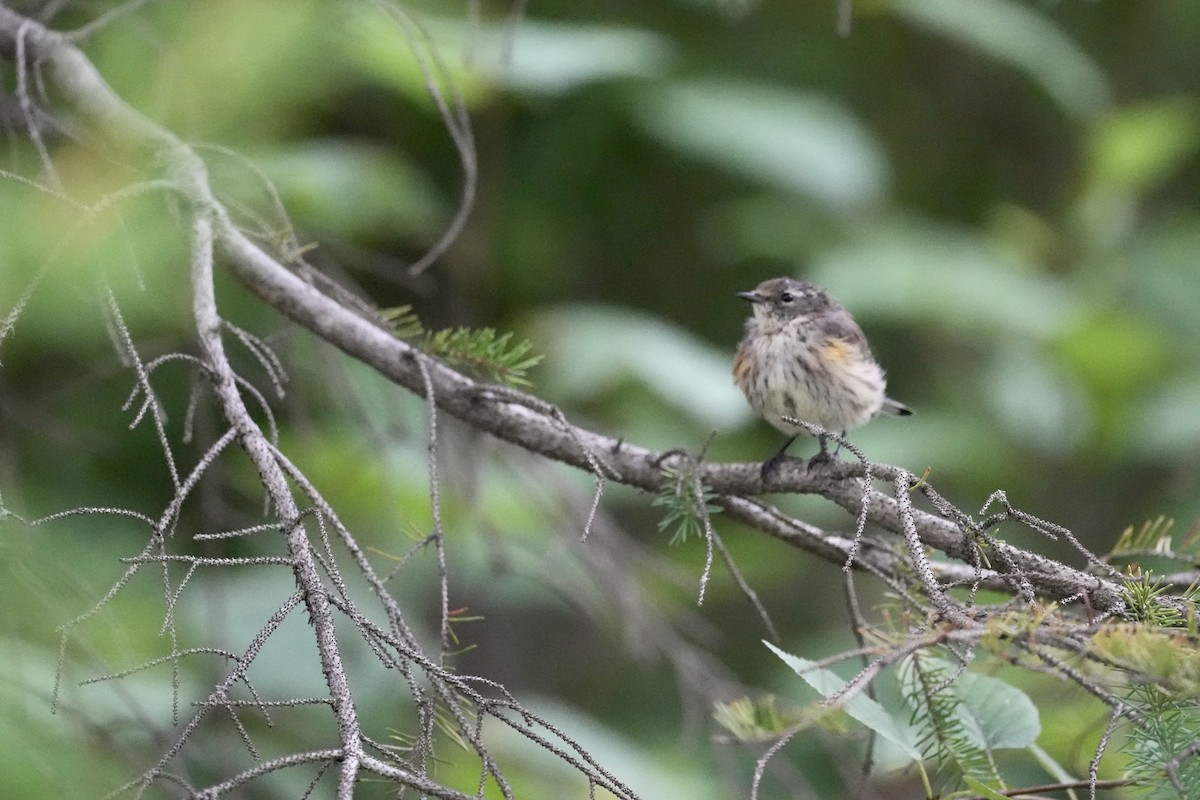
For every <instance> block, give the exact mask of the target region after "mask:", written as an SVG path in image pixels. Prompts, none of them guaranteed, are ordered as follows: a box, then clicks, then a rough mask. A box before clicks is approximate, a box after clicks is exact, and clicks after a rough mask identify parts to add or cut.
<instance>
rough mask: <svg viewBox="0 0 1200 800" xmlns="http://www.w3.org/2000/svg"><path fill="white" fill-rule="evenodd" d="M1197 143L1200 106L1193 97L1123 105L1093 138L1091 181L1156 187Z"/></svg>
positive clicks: (1198, 143) (1132, 187) (1198, 139)
mask: <svg viewBox="0 0 1200 800" xmlns="http://www.w3.org/2000/svg"><path fill="white" fill-rule="evenodd" d="M1198 146H1200V108H1198V107H1197V105H1196V101H1195V99H1193V98H1190V97H1189V98H1182V99H1180V98H1173V99H1170V100H1165V101H1164V100H1160V101H1157V102H1152V103H1145V104H1142V105H1138V106H1133V107H1131V108H1124V109H1120V110H1117V111H1115V112H1113V113H1112V114H1111V115H1109V116H1108V117H1107V118H1106V119H1105V120H1104V121H1103V122H1102V123H1101V124H1100V125H1099V126H1098V127H1097V129H1096V132H1095V135H1094V137H1093V139H1092V147H1091V151H1092V153H1091V158H1092V162H1091V165H1090V166H1091V172H1092V180H1094V181H1095V182H1097V183H1099V184H1102V185H1107V186H1114V187H1118V188H1131V189H1144V188H1148V187H1152V186H1155V185H1157V184H1158V183H1160V182H1162V181H1163V180H1164V179H1165V178H1167V177H1168V176H1169V175H1170V174H1171V173H1172V172H1174V171H1175V170H1176V169H1177V168H1178V167H1179V166H1180V165H1181V164H1182V163H1183V162H1184V161H1185V160H1186V159H1187V158H1188V157H1189V156H1190V155H1191V154H1192V153H1194V152H1195V151H1196V149H1197V147H1198Z"/></svg>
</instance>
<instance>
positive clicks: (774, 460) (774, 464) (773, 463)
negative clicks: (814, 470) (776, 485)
mask: <svg viewBox="0 0 1200 800" xmlns="http://www.w3.org/2000/svg"><path fill="white" fill-rule="evenodd" d="M800 460H801V459H799V458H794V457H792V456H789V455H788V454H787V453H784V452H783V451H782V450H781V451H779V452H778V453H776V454H775V455H773V456H771V457H770V458H768V459H767V460H766V461H764V462H763V463H762V468H761V469H760V470H759V472H758V474H759V477H760V478H761V479H762V482H763V483H766V482H767V479H768V478H770V477H771V476H772V475H773V474H774V473H775V471H776V470H777V469H779V467H780V465H782V464H783V463H784V462H787V461H800Z"/></svg>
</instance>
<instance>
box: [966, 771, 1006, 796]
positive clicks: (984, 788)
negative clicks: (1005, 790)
mask: <svg viewBox="0 0 1200 800" xmlns="http://www.w3.org/2000/svg"><path fill="white" fill-rule="evenodd" d="M963 783H964V784H965V785H966V787H967V788H968V789H970V790H971V791H972V792H975V794H977V795H979V796H980V797H984V798H986V800H1009V798H1008V795H1006V794H1001V793H1000V792H998V791H996V790H995V789H993V788H992V787H990V786H988V785H987V784H986V783H984V782H982V781H980V780H979V779H978V778H975V777H972V776H970V775H963Z"/></svg>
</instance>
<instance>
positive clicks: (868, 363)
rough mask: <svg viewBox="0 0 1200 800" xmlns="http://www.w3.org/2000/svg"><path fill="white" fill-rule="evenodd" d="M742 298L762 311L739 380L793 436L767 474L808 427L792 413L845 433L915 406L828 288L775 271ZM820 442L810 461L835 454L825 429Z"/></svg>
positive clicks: (739, 360) (743, 351)
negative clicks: (893, 393)
mask: <svg viewBox="0 0 1200 800" xmlns="http://www.w3.org/2000/svg"><path fill="white" fill-rule="evenodd" d="M738 297H740V298H742V299H743V300H748V301H750V302H751V303H752V304H753V305H754V313H753V314H752V315H751V317H750V319H748V320H746V335H745V336H743V337H742V341H741V344H739V345H738V350H737V357H736V358H735V359H734V362H733V379H734V381H735V382H736V383H737V385H738V388H740V389H741V390H742V394H744V395H746V400H747V401H748V402H749V403H750V406H751V408H753V409H754V410H755V411H756V412H757V413H758V414H759V415H760V416H762V417H763V419H765V420H766V421H767V422H769V423H771V425H773V426H774V427H775V428H776V429H778V430H780V431H782V432H783V434H784V435H786V436H787V437H788V440H787V441H786V442H784V445H783V447H781V448H780V449H779V452H778V453H776V454H775V455H774V456H772V457H771V458H769V459H768V460H767V461H765V462H763V466H762V475H763V477H764V478H765V477H766V476H767V475H768V474H769V473H770V471H771V470H772V469H773V468H774V467H775V466H776V465H777V464H778V463H779V462H780V461H781V460H783V459H784V458H786V456H785V455H784V454H785V453H786V451H787V449H788V447H789V446H790V445H791V444H792V442H794V441H795V440H796V437H797V436H798V435H799V434H801V433H803V432H804V431H805V429H804V428H802V427H800V426H799V425H795V424H793V423H791V422H788V421H786V420H785V419H783V418H784V417H785V416H786V417H792V418H794V419H799V420H803V421H805V422H809V423H813V424H815V425H820V426H821V427H822V428H825V429H826V430H829V431H841V433H842V434H843V435H845V433H846V431H848V430H850V429H851V428H857V427H858V426H860V425H863V424H865V423H866V422H868V421H869V420H870V419H871V418H872V417H874V416H875V415H876V414H878V413H879V412H880V411H884V412H887V413H889V414H895V415H897V416H908V415H910V414H912V413H913V412H912V410H911V409H910V408H909V407H908V406H906V405H904V404H903V403H899V402H897V401H895V400H892V399H891V398H890V397H888V396H887V395H886V393H885V392H886V382H885V381H884V377H883V370H882V369H881V368H880V367H879V364H878V363H876V361H875V357H874V356H873V355H872V354H871V348H870V346H869V345H868V344H867V337H866V336H864V335H863V332H862V328H860V327H858V323H856V322H855V321H854V318H853V317H851V316H850V312H849V311H847V310H846V309H845V308H843V307H842V305H841V304H840V303H838V301H836V300H834V299H833V298H832V297H830V296H829V294H828V292H826V291H825V290H824V289H822V288H821V287H819V286H816V285H814V284H811V283H809V282H807V281H798V280H793V279H792V278H772V279H771V280H767V281H763V282H762V283H760V284H759V285H758V288H756V289H755V290H754V291H752V292H740V293H739V294H738ZM820 443H821V451H820V452H819V453H817V455H815V456H813V458H812V459H811V460H810V461H809V464H813V463H817V462H820V461H824V460H827V459H829V458H830V455H829V452H828V450H827V449H826V442H825V436H824V435H822V436H820Z"/></svg>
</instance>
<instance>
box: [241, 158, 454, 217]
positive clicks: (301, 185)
mask: <svg viewBox="0 0 1200 800" xmlns="http://www.w3.org/2000/svg"><path fill="white" fill-rule="evenodd" d="M254 162H255V164H256V165H257V166H258V167H259V168H261V169H262V171H263V172H264V173H265V175H266V176H267V177H268V178H270V180H271V182H272V183H273V184H274V185H275V188H276V190H277V191H278V192H279V194H280V196H281V198H282V199H283V201H284V205H285V207H286V208H287V209H288V211H289V213H290V214H291V215H292V216H293V217H294V218H295V221H296V222H297V223H299V224H301V225H302V226H303V227H305V228H307V229H309V230H314V231H316V232H317V233H318V234H319V233H321V232H325V231H330V232H336V233H337V235H338V237H339V238H351V239H353V238H355V237H371V236H379V235H380V234H381V233H387V234H390V235H393V236H394V235H396V234H401V235H409V236H415V237H425V236H428V235H430V234H432V233H433V232H434V231H436V229H437V226H438V224H439V221H440V220H443V219H445V217H446V216H447V214H448V212H447V210H446V208H445V206H444V204H442V203H441V202H439V199H438V197H439V196H438V192H437V191H436V189H435V188H434V187H433V185H432V183H431V182H430V181H429V180H428V179H426V177H425V176H424V175H422V174H421V173H420V172H419V171H418V170H416V169H415V168H414V167H413V166H412V165H411V164H409V163H408V162H407V161H405V160H404V159H403V158H402V157H401V156H400V155H399V154H397V153H396V152H395V151H394V150H391V149H388V148H384V147H379V146H376V145H373V144H367V143H365V142H353V141H346V140H341V139H326V140H311V141H308V142H305V143H303V144H298V145H296V146H293V147H290V148H288V149H283V150H276V151H274V152H270V153H264V154H262V155H260V156H256V157H255V158H254ZM350 198H353V201H352V202H350Z"/></svg>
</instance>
